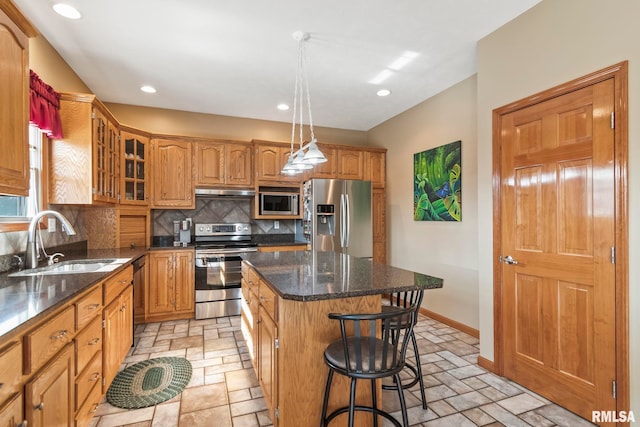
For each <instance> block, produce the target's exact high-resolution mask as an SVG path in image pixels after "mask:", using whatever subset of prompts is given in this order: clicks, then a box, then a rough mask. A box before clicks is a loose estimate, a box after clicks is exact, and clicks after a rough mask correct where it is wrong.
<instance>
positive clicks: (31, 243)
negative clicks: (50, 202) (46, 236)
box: [25, 211, 76, 268]
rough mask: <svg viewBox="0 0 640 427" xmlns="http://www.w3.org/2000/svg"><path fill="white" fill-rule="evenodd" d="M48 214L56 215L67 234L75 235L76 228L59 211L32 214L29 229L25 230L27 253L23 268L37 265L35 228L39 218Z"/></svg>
mask: <svg viewBox="0 0 640 427" xmlns="http://www.w3.org/2000/svg"><path fill="white" fill-rule="evenodd" d="M47 215H50V216H53V217H56V218H58V219H59V220H60V223H61V224H62V229H63V230H64V231H65V232H66V233H67V234H68V235H69V236H75V234H76V230H75V229H74V228H73V226H72V225H71V223H70V222H69V220H68V219H67V218H65V217H64V215H62V214H61V213H60V212H56V211H41V212H38V213H37V214H35V215H34V217H33V218H31V222H30V223H29V230H28V231H27V253H26V259H25V268H35V267H37V266H38V249H37V245H36V230H37V228H38V223H39V222H40V219H42V218H43V217H45V216H47Z"/></svg>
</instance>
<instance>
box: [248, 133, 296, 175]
mask: <svg viewBox="0 0 640 427" xmlns="http://www.w3.org/2000/svg"><path fill="white" fill-rule="evenodd" d="M255 147H256V179H257V181H258V183H259V182H261V181H266V182H274V181H278V182H286V183H292V182H295V183H300V182H302V175H293V176H289V175H284V174H283V173H282V168H283V167H284V165H285V164H286V163H287V160H288V159H289V154H290V153H291V147H290V146H289V145H285V144H276V143H263V142H255Z"/></svg>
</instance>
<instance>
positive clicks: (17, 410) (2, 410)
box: [0, 393, 26, 427]
mask: <svg viewBox="0 0 640 427" xmlns="http://www.w3.org/2000/svg"><path fill="white" fill-rule="evenodd" d="M23 421H25V420H24V411H23V408H22V393H16V394H15V395H14V396H13V398H12V399H11V400H10V401H9V402H8V403H6V404H3V406H2V407H0V427H19V426H21V425H22V426H26V424H21V423H22V422H23Z"/></svg>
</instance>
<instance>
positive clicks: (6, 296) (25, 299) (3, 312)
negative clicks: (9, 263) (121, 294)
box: [0, 248, 146, 337]
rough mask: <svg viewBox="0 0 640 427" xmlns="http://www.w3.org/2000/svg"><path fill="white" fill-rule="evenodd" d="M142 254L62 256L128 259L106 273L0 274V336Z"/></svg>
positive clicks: (129, 251) (133, 251) (70, 254)
mask: <svg viewBox="0 0 640 427" xmlns="http://www.w3.org/2000/svg"><path fill="white" fill-rule="evenodd" d="M145 253H146V249H127V248H122V249H96V250H88V251H77V252H73V251H71V252H67V253H65V257H64V258H63V259H62V261H69V260H77V259H97V258H122V259H126V258H129V260H130V261H129V262H127V261H125V262H124V263H123V264H122V265H121V266H120V267H118V268H116V269H115V270H113V271H109V272H100V273H97V272H96V273H80V274H60V275H58V274H56V275H46V276H23V277H9V274H10V273H11V272H9V273H3V274H0V337H2V336H3V335H5V334H7V333H9V332H11V331H12V330H14V329H15V328H17V327H19V326H22V325H24V324H26V323H27V322H29V321H31V320H32V319H34V318H35V317H37V316H38V315H40V314H43V313H45V312H47V311H49V310H51V309H53V308H55V307H56V306H58V305H59V304H62V303H64V302H65V301H68V300H69V299H71V298H73V297H74V296H75V295H77V294H79V293H81V292H82V291H84V290H85V289H87V288H88V287H90V286H91V285H93V284H95V283H98V282H99V281H101V280H103V279H105V278H106V277H108V276H110V275H112V274H114V273H116V272H117V271H119V270H121V269H123V268H124V267H125V266H127V265H129V264H130V263H131V262H133V261H135V260H136V259H138V258H140V257H141V256H143V255H144V254H145Z"/></svg>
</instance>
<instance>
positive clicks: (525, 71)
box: [2, 1, 640, 408]
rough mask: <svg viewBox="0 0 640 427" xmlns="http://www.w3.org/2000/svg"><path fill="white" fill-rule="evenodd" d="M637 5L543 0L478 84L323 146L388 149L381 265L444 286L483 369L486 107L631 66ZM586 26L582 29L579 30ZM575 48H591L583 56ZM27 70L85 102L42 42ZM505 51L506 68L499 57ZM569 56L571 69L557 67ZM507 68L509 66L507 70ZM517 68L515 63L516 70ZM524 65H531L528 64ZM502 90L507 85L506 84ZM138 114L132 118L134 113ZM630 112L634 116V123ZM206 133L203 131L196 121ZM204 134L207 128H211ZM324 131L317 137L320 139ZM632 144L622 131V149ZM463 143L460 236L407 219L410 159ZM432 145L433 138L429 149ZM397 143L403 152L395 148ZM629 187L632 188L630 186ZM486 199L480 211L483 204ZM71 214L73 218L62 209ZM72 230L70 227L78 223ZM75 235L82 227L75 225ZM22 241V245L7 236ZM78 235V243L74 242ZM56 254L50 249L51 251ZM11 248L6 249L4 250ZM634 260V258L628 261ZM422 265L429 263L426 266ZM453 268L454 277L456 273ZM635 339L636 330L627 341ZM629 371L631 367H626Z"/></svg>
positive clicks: (489, 327)
mask: <svg viewBox="0 0 640 427" xmlns="http://www.w3.org/2000/svg"><path fill="white" fill-rule="evenodd" d="M635 8H636V6H635V5H632V4H630V3H620V4H616V7H615V8H611V7H609V5H608V4H607V5H605V3H604V2H596V3H594V4H589V5H588V6H587V5H583V4H580V3H578V2H567V3H564V4H553V2H549V1H543V2H542V3H541V4H540V5H539V6H538V7H536V8H534V9H532V10H531V11H530V12H529V13H526V14H524V15H522V16H520V17H518V18H517V19H515V20H514V21H513V22H512V23H510V24H509V25H508V26H506V27H505V28H503V29H501V30H499V31H497V32H495V33H493V34H492V35H490V36H489V37H487V38H486V39H484V40H483V41H482V42H481V43H480V44H479V52H478V78H476V77H475V76H472V77H470V78H469V79H467V80H464V81H462V82H461V83H458V84H456V85H454V86H452V87H451V88H450V89H448V90H446V91H444V92H442V93H440V94H439V95H437V96H435V97H433V98H432V99H430V100H428V101H426V102H425V103H424V104H421V105H419V106H416V107H415V108H414V109H412V110H410V111H407V112H406V113H404V114H402V115H400V116H398V117H397V118H396V119H394V120H391V121H389V122H388V123H384V124H383V125H380V126H378V127H376V128H375V129H372V130H370V131H368V132H366V133H365V132H355V131H351V132H349V131H337V130H331V129H329V130H327V133H324V130H323V139H325V140H327V141H338V140H339V141H341V142H343V143H346V144H348V145H353V146H362V145H365V144H366V143H365V141H368V143H370V144H372V145H373V144H375V145H377V146H380V147H387V148H388V151H387V159H386V161H387V172H388V177H387V180H386V192H387V203H386V205H387V211H388V212H387V222H388V230H387V236H388V239H389V242H388V245H387V250H388V252H389V253H388V262H389V263H391V264H393V265H397V266H401V267H405V268H409V269H412V270H416V271H425V272H428V273H431V274H434V275H437V276H440V277H443V278H445V281H446V282H447V283H448V289H443V290H442V291H438V292H437V294H435V295H434V296H432V298H430V299H429V301H425V306H427V307H428V309H429V310H431V311H433V312H436V313H440V314H442V315H443V316H444V317H446V318H449V319H454V320H456V321H458V322H459V323H460V324H462V325H468V326H469V327H471V328H472V329H476V330H478V331H479V334H480V336H481V337H482V338H481V340H480V353H481V355H483V356H484V357H485V358H487V359H488V360H492V359H493V352H494V349H493V344H494V339H493V318H492V311H493V310H492V307H493V301H492V295H493V282H492V280H493V279H492V277H493V272H492V265H493V260H492V258H491V253H490V252H491V251H490V250H488V248H490V247H491V242H492V239H493V236H492V231H491V230H492V228H493V227H492V225H491V224H492V217H493V214H492V209H491V203H488V202H486V200H490V198H491V152H492V149H491V129H490V113H491V110H492V109H493V108H496V107H499V106H501V105H504V104H507V103H508V102H512V101H513V100H516V99H520V98H522V97H523V96H527V95H529V94H531V93H535V92H538V91H540V90H543V89H545V88H547V87H550V86H553V85H555V84H558V83H559V82H563V81H568V80H571V79H573V78H576V77H578V76H581V75H585V74H587V73H589V72H592V71H594V70H597V69H600V68H603V67H605V66H608V65H610V64H613V63H616V62H618V61H620V60H622V59H629V60H630V61H632V62H631V63H632V65H633V64H634V63H635V61H637V52H636V51H635V50H634V49H633V48H632V47H631V45H630V43H631V41H630V40H633V39H637V35H636V34H635V31H636V30H635V28H636V26H635V25H634V23H633V22H632V17H633V16H637V10H636V9H635ZM541 22H544V23H545V24H544V25H545V27H546V30H545V34H544V37H542V38H538V37H531V35H532V34H536V33H537V30H536V29H537V28H540V25H542V24H541ZM585 23H589V25H587V24H585ZM585 28H606V31H602V32H595V31H592V32H589V31H587V32H585V30H584V29H585ZM568 29H573V33H574V34H581V35H582V36H583V37H585V38H586V40H583V41H582V42H581V43H580V44H579V45H577V46H576V43H578V41H576V40H575V39H574V38H571V37H568V36H567V34H568V33H570V32H571V31H569V30H568ZM516 43H519V44H521V45H524V46H527V47H528V49H530V50H535V51H536V52H538V53H537V54H538V55H539V56H538V59H537V60H536V64H537V66H532V67H529V65H530V61H528V60H526V59H525V56H524V55H525V53H524V52H522V53H521V55H522V58H518V59H521V60H520V61H518V60H515V59H516V58H514V57H513V56H514V55H515V52H518V51H519V50H518V49H517V48H516V47H514V46H516ZM582 43H584V44H585V45H589V46H590V47H591V49H593V50H595V51H596V53H595V54H594V52H593V51H590V52H587V51H584V50H583V48H582ZM31 45H32V46H31V54H32V57H31V65H30V66H31V68H33V69H34V70H35V71H37V72H38V73H39V75H40V76H41V77H42V78H43V79H44V80H45V81H47V82H48V83H49V84H52V85H53V86H54V87H56V89H57V90H60V91H64V92H80V93H90V90H89V88H88V87H86V86H85V85H84V84H83V83H82V81H81V80H80V79H79V78H78V77H77V76H75V74H74V73H73V72H72V71H70V68H69V67H68V66H67V65H66V64H65V63H64V61H62V59H61V58H60V56H59V55H57V53H56V52H55V51H52V48H51V47H50V46H49V45H48V43H46V41H44V40H42V39H41V38H36V39H33V40H32V42H31ZM506 51H508V52H509V57H510V59H511V61H510V62H507V58H506V56H505V53H504V52H506ZM567 51H571V55H572V58H573V60H572V61H571V65H570V66H569V64H567V63H565V62H563V61H558V60H557V58H561V57H564V56H565V55H566V52H567ZM506 64H509V65H508V66H506ZM514 64H521V65H518V66H517V68H516V70H517V73H515V74H514V73H513V70H514V67H516V66H515V65H514ZM525 64H529V65H525ZM505 82H511V83H510V85H509V86H505V85H504V83H505ZM630 99H631V104H635V103H634V102H633V101H634V100H637V99H638V94H637V88H635V86H632V87H631V91H630ZM109 108H110V111H111V112H112V113H113V114H114V115H116V116H117V117H118V118H122V120H123V122H125V123H127V124H128V125H135V126H136V127H138V128H141V129H154V131H155V130H157V131H158V132H159V133H163V134H174V135H188V134H195V133H197V134H198V135H197V136H211V137H218V138H220V137H221V138H224V139H234V140H243V141H249V140H251V139H253V138H258V139H261V140H269V141H286V140H288V137H289V135H288V132H289V130H290V129H289V127H288V126H287V125H284V124H277V123H273V124H270V125H272V127H269V128H266V127H264V126H262V124H260V123H256V122H254V121H252V120H249V119H237V118H232V119H228V118H225V117H216V116H206V115H198V114H195V113H185V112H176V111H171V112H169V111H166V110H159V111H154V113H157V115H154V116H153V117H152V116H150V115H149V114H145V111H146V112H148V111H153V110H145V109H143V108H141V107H132V106H126V105H109ZM136 113H137V114H136ZM635 114H637V112H635V110H633V111H630V119H631V121H632V122H633V121H634V120H633V117H635V116H634V115H635ZM204 120H208V124H207V125H206V126H205V125H203V124H202V123H203V121H204ZM212 129H215V131H213V130H212ZM319 132H320V131H319V130H318V133H319ZM634 135H635V133H634V129H633V128H632V129H630V133H629V136H630V140H633V139H634V138H633V136H634ZM455 139H462V140H463V144H465V141H467V142H468V143H466V144H465V145H464V147H465V148H464V150H463V163H464V165H465V177H466V179H469V181H468V182H470V185H468V186H467V187H466V188H474V187H476V186H477V188H478V192H477V193H476V192H474V191H469V192H468V193H466V195H465V203H466V205H465V209H466V210H465V215H466V216H465V218H464V221H463V222H462V223H461V224H459V227H457V228H451V227H442V226H437V224H414V225H413V226H411V224H412V220H411V218H410V217H409V216H408V215H409V212H410V211H409V206H410V204H411V194H410V190H409V188H410V186H409V185H408V184H407V182H411V177H410V171H409V170H408V169H409V167H408V166H407V165H408V164H409V163H408V162H409V160H407V159H410V158H411V155H412V154H413V153H414V152H416V151H420V150H421V149H424V148H425V144H433V145H438V144H439V143H441V142H448V141H451V140H455ZM432 140H433V141H432ZM436 140H437V141H436ZM398 141H402V145H401V146H398ZM629 150H630V156H629V157H630V169H631V170H634V169H635V168H634V166H636V165H635V163H636V162H637V159H638V156H637V151H636V150H637V148H636V147H635V146H634V145H633V144H630V148H629ZM629 180H630V185H629V191H630V194H631V197H630V210H631V211H632V212H635V211H637V204H636V201H637V200H638V199H639V198H638V197H634V194H637V191H638V190H637V188H640V187H638V185H637V177H636V176H635V175H634V174H630V176H629ZM634 183H636V184H635V185H634ZM481 200H485V201H484V202H482V203H481V202H480V201H481ZM62 209H63V211H64V212H65V214H68V215H67V216H68V217H71V218H75V219H76V221H77V222H78V223H80V224H81V225H82V224H86V223H87V220H86V216H85V214H84V213H83V212H80V211H77V212H76V211H74V210H73V208H70V207H63V208H62ZM69 211H70V212H69ZM636 221H637V219H636V218H635V217H633V216H632V217H630V219H629V223H630V232H631V234H630V235H629V242H630V248H629V249H630V250H629V254H633V253H637V243H636V242H638V241H640V239H639V238H638V236H637V232H638V231H637V230H638V227H636V226H635V225H634V224H636ZM74 225H75V224H74ZM77 228H79V229H81V230H82V229H83V227H77ZM417 230H420V231H421V232H428V234H429V236H430V239H431V240H435V241H447V242H450V245H447V246H445V247H442V248H439V249H438V251H435V252H434V253H433V254H432V256H431V257H430V258H429V260H425V258H424V256H423V255H422V252H423V251H421V250H419V248H421V247H422V241H421V240H420V239H419V236H420V234H421V233H420V232H417ZM3 234H8V235H3V236H2V244H3V253H4V254H10V253H12V249H11V248H19V247H20V245H21V244H22V242H23V236H24V234H20V233H3ZM15 234H18V235H19V236H15ZM52 234H54V236H51V237H52V238H53V239H61V237H60V236H58V234H59V233H52ZM80 237H81V236H80ZM54 246H55V244H54ZM4 248H7V249H4ZM633 258H634V257H630V259H633ZM425 263H426V264H425ZM452 265H455V266H456V267H457V268H452ZM637 274H638V272H637V267H636V266H634V265H633V264H631V265H629V283H635V282H637ZM629 306H630V309H629V325H630V330H629V337H630V351H631V353H630V355H631V360H635V359H637V357H635V356H634V355H637V354H638V342H637V337H638V336H639V335H638V334H637V333H635V332H637V325H638V324H639V322H638V319H637V312H638V310H637V309H634V308H637V307H638V294H637V290H636V289H635V288H634V287H630V289H629ZM634 331H635V332H634ZM632 369H633V368H632ZM638 377H639V376H638V375H630V376H629V378H630V379H631V384H630V387H629V388H630V401H631V403H632V405H631V406H632V407H636V408H637V405H638V394H637V393H638V390H639V389H640V386H639V385H638V383H637V381H638Z"/></svg>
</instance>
